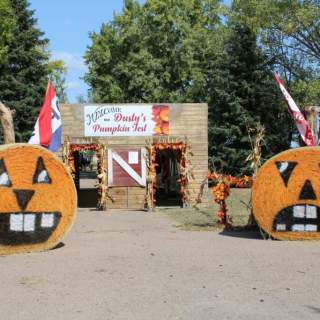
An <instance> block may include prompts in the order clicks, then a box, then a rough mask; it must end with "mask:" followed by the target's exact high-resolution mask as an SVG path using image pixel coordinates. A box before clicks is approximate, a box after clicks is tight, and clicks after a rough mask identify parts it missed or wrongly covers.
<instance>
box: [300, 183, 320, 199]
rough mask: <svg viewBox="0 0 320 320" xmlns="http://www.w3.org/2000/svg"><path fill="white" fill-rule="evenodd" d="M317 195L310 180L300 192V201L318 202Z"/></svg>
mask: <svg viewBox="0 0 320 320" xmlns="http://www.w3.org/2000/svg"><path fill="white" fill-rule="evenodd" d="M316 199H317V197H316V194H315V193H314V190H313V187H312V184H311V181H310V180H306V182H305V183H304V185H303V187H302V189H301V192H300V196H299V200H316Z"/></svg>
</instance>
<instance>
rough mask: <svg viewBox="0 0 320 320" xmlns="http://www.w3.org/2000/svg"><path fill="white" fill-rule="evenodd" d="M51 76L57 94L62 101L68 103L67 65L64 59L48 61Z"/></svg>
mask: <svg viewBox="0 0 320 320" xmlns="http://www.w3.org/2000/svg"><path fill="white" fill-rule="evenodd" d="M48 72H49V77H50V79H51V81H52V83H53V85H54V88H55V91H56V95H57V97H58V99H59V102H60V103H68V97H67V92H66V90H67V87H66V74H67V67H66V65H65V63H64V62H63V61H62V60H54V61H49V63H48Z"/></svg>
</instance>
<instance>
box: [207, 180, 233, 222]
mask: <svg viewBox="0 0 320 320" xmlns="http://www.w3.org/2000/svg"><path fill="white" fill-rule="evenodd" d="M212 192H213V195H214V201H215V202H216V203H217V204H219V206H220V209H219V211H218V212H217V213H216V215H217V218H218V223H220V224H223V225H224V226H225V227H227V228H230V227H231V226H232V218H231V217H230V216H229V215H228V214H227V212H228V209H227V204H226V198H227V197H228V196H229V195H230V186H229V184H228V183H227V182H226V181H223V180H220V182H219V183H218V184H217V185H216V186H215V187H213V188H212Z"/></svg>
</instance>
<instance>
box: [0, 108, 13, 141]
mask: <svg viewBox="0 0 320 320" xmlns="http://www.w3.org/2000/svg"><path fill="white" fill-rule="evenodd" d="M12 114H13V110H10V109H9V108H7V107H6V106H5V105H4V104H3V103H2V102H0V122H1V126H2V128H3V137H4V143H5V144H8V143H15V136H14V127H13V120H12Z"/></svg>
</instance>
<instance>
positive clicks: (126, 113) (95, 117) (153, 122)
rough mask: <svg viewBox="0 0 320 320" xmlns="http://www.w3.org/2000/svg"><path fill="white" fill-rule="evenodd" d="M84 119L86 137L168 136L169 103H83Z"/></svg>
mask: <svg viewBox="0 0 320 320" xmlns="http://www.w3.org/2000/svg"><path fill="white" fill-rule="evenodd" d="M84 121H85V123H84V131H85V132H84V134H85V136H86V137H113V136H115V137H117V136H118V137H119V136H152V135H168V134H169V106H168V105H137V104H133V105H99V106H97V105H94V106H93V105H87V106H84Z"/></svg>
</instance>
